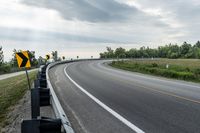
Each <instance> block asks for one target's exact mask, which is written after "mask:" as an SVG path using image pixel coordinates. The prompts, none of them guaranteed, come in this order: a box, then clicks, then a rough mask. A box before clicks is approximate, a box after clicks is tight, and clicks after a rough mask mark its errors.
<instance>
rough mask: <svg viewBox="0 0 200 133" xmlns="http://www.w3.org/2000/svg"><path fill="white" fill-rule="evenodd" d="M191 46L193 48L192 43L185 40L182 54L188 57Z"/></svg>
mask: <svg viewBox="0 0 200 133" xmlns="http://www.w3.org/2000/svg"><path fill="white" fill-rule="evenodd" d="M191 48H192V46H191V44H188V43H187V42H184V43H183V45H182V46H181V56H182V57H185V58H187V57H188V55H187V54H188V52H189V51H190V49H191Z"/></svg>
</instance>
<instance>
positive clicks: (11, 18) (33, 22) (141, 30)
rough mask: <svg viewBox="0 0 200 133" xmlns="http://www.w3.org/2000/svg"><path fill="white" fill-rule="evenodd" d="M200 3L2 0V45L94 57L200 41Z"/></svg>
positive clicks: (41, 52) (38, 52) (9, 51)
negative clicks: (120, 50)
mask: <svg viewBox="0 0 200 133" xmlns="http://www.w3.org/2000/svg"><path fill="white" fill-rule="evenodd" d="M199 12H200V1H199V0H0V18H1V21H0V46H2V47H3V51H4V57H5V60H6V61H9V60H10V59H11V58H12V51H13V49H14V48H15V49H21V50H31V51H35V52H36V57H38V56H42V57H45V55H46V54H49V53H51V51H55V50H57V51H58V53H59V56H65V57H66V58H67V59H69V58H75V57H76V56H79V57H80V58H90V57H91V56H93V57H96V58H98V57H99V53H100V52H103V51H105V50H106V46H109V47H112V48H113V49H115V48H117V47H124V48H126V49H130V48H139V47H141V46H150V47H152V48H155V47H157V46H162V45H165V44H168V43H178V44H182V43H183V42H184V41H187V42H189V43H192V44H194V43H195V42H197V40H200V13H199Z"/></svg>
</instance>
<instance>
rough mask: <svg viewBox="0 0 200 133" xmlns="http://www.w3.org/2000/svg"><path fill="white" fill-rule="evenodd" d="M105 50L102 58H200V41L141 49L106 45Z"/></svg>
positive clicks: (143, 47) (101, 54)
mask: <svg viewBox="0 0 200 133" xmlns="http://www.w3.org/2000/svg"><path fill="white" fill-rule="evenodd" d="M106 50H107V51H105V52H103V53H100V58H170V59H177V58H194V59H200V41H197V43H195V44H194V45H192V44H189V43H187V42H184V43H183V44H182V45H180V46H179V45H177V44H171V43H170V44H168V45H165V46H159V47H157V48H150V47H145V46H142V47H140V48H139V49H136V48H131V49H129V50H126V49H124V48H122V47H119V48H116V49H115V50H113V49H112V48H111V47H106Z"/></svg>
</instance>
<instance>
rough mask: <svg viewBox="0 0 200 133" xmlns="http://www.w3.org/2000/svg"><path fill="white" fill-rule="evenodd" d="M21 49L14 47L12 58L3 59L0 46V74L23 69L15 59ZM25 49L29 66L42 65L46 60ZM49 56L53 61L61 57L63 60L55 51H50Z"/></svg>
mask: <svg viewBox="0 0 200 133" xmlns="http://www.w3.org/2000/svg"><path fill="white" fill-rule="evenodd" d="M21 51H22V50H16V49H14V50H13V51H12V52H13V54H12V59H11V60H10V61H4V52H3V48H2V46H0V74H4V73H9V72H15V71H19V70H23V69H19V68H18V64H17V59H16V53H18V52H21ZM27 51H28V55H29V58H30V61H31V67H33V68H36V67H39V66H40V65H44V64H45V63H46V62H47V60H46V59H45V58H43V57H42V56H39V58H36V56H35V51H30V50H27ZM51 58H52V60H54V61H60V60H62V59H63V60H64V59H65V57H64V56H63V57H62V58H61V57H58V52H57V51H52V53H51Z"/></svg>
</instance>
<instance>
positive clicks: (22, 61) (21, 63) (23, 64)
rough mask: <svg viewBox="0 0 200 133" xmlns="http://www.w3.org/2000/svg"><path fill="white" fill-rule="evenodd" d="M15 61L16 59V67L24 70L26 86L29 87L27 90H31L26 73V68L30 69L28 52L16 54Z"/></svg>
mask: <svg viewBox="0 0 200 133" xmlns="http://www.w3.org/2000/svg"><path fill="white" fill-rule="evenodd" d="M16 59H17V63H18V67H19V68H25V71H26V77H27V81H28V86H29V89H31V85H30V80H29V76H28V71H27V68H30V67H31V62H30V58H29V56H28V52H27V51H22V52H18V53H16Z"/></svg>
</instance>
